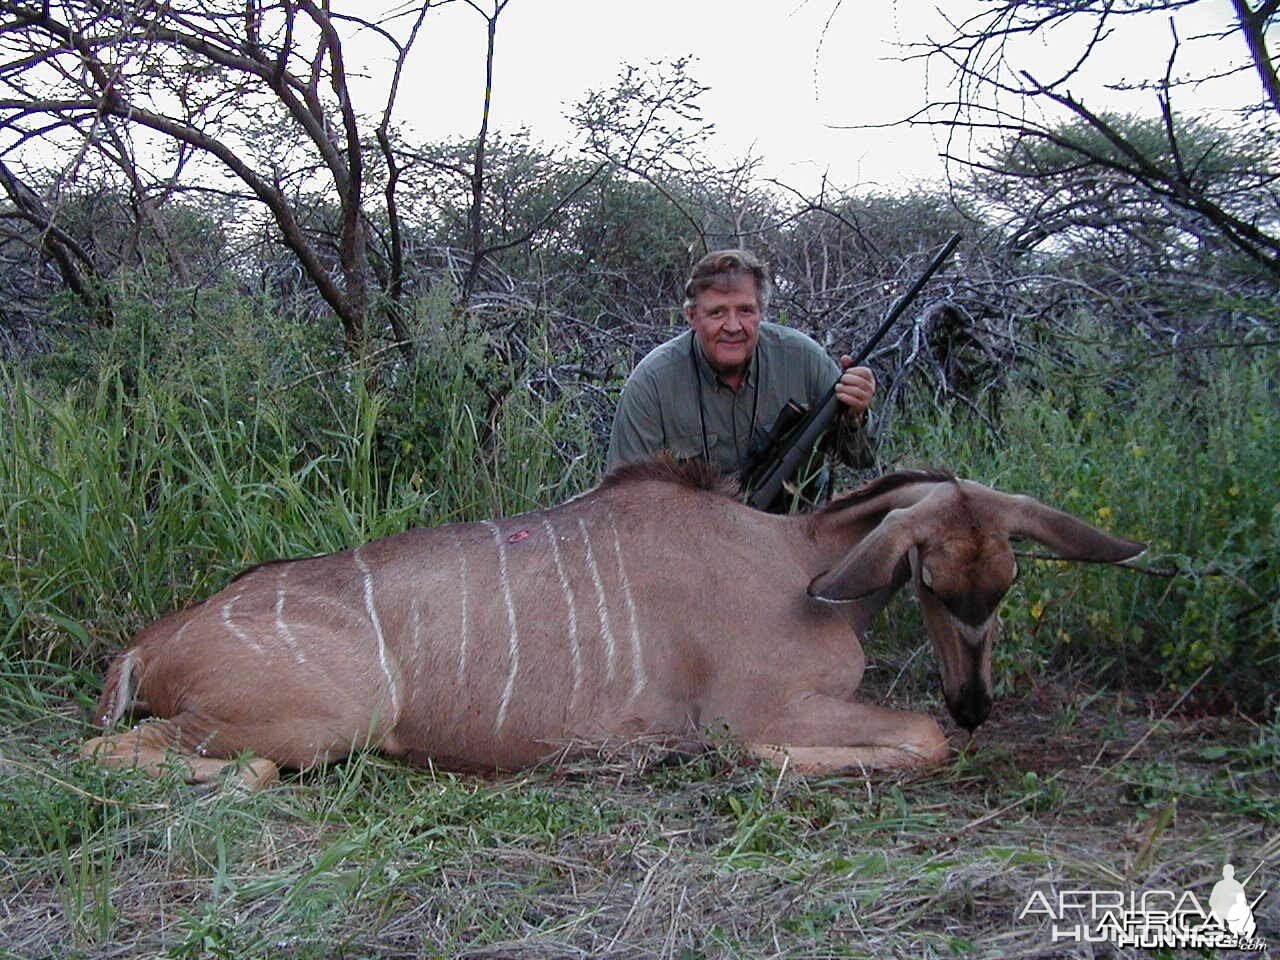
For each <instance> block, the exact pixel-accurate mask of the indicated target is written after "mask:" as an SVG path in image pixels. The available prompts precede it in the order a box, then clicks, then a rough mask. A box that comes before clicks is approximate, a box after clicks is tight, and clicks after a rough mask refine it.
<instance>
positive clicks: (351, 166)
mask: <svg viewBox="0 0 1280 960" xmlns="http://www.w3.org/2000/svg"><path fill="white" fill-rule="evenodd" d="M430 7H431V5H430V4H424V5H422V6H421V7H418V8H411V9H409V10H408V11H407V12H400V13H393V14H391V15H389V16H388V17H387V18H385V19H383V20H373V19H366V18H363V17H357V16H352V15H350V14H345V13H338V12H334V11H333V10H332V9H331V6H330V4H329V3H328V2H316V0H279V2H265V0H248V2H247V3H238V2H231V0H202V2H199V3H196V2H191V3H186V4H182V3H170V2H159V0H137V2H126V3H111V4H108V3H102V2H99V0H61V2H46V3H23V2H15V0H0V17H2V18H3V20H0V56H3V57H4V61H3V63H2V64H0V130H2V131H3V142H2V143H0V150H3V154H4V155H5V156H6V157H19V158H21V157H25V156H28V155H32V156H37V157H40V156H43V157H47V156H48V154H49V152H50V151H51V150H52V151H54V152H55V153H57V154H58V159H59V161H60V163H61V164H62V165H63V169H64V171H65V172H66V173H67V174H68V175H70V176H74V174H75V172H76V171H77V169H78V168H79V167H80V166H81V164H82V163H83V161H84V159H85V157H87V156H88V155H90V154H93V155H97V156H101V157H104V158H106V159H107V160H108V161H109V162H111V163H112V164H114V165H115V166H116V167H118V168H119V169H120V170H121V171H122V172H123V174H124V176H125V178H126V180H127V182H128V184H129V186H130V189H131V190H132V191H133V193H134V196H135V209H136V210H137V211H138V213H139V215H140V216H143V217H149V216H151V212H152V211H154V210H155V209H156V207H157V206H158V205H159V204H160V203H161V202H163V200H164V199H167V198H168V197H170V196H172V195H173V193H174V192H175V191H177V190H178V189H180V188H182V189H187V188H190V186H191V185H192V184H193V183H196V184H198V185H199V187H200V189H205V190H214V191H226V190H231V191H233V192H234V193H235V194H236V195H237V196H239V197H241V198H244V199H248V200H250V201H252V202H253V203H255V204H257V205H260V206H261V207H264V208H265V209H266V210H267V211H268V213H269V215H270V219H271V221H272V222H273V224H274V226H275V228H276V229H277V230H278V231H279V235H280V237H281V239H282V240H283V242H284V244H285V245H286V246H287V247H288V249H289V250H290V251H291V253H292V254H293V255H294V256H295V257H296V258H297V261H298V263H299V265H300V267H301V269H302V271H303V273H304V274H305V275H306V277H307V278H308V279H309V281H310V282H311V283H313V284H314V285H315V287H316V288H317V289H318V290H319V292H320V294H321V296H322V297H323V298H324V300H325V302H326V303H327V304H328V306H329V307H330V308H331V309H332V311H333V313H334V314H335V315H336V316H337V317H338V319H339V320H340V321H341V324H342V328H343V332H344V339H345V342H346V345H347V349H348V350H349V351H350V352H352V353H353V354H355V353H360V352H361V351H362V350H363V349H364V346H365V343H366V339H367V336H368V322H369V315H370V312H371V306H372V304H373V301H374V299H375V298H374V296H373V292H372V291H371V270H370V251H369V242H370V231H369V217H370V209H371V205H372V204H371V198H370V196H369V185H370V180H371V178H370V173H369V165H370V163H371V162H375V163H377V164H378V165H380V166H381V168H382V170H383V171H384V172H383V174H382V176H381V177H380V179H381V180H382V183H383V185H384V194H383V198H382V205H381V206H382V211H381V213H382V215H383V216H384V217H386V218H387V219H388V220H389V221H390V229H389V231H388V242H389V245H390V249H389V251H388V253H387V256H386V258H385V259H386V261H387V262H388V263H389V264H390V269H389V271H388V273H387V276H386V279H385V282H384V283H383V284H382V290H381V291H380V293H382V294H384V296H383V297H381V298H379V299H381V300H382V306H383V308H384V310H383V315H384V316H385V318H386V319H387V321H388V322H389V323H390V325H391V327H392V330H393V332H394V336H395V338H396V339H397V340H398V341H400V342H402V343H406V344H407V343H408V342H409V335H408V331H407V328H406V327H405V326H404V324H403V321H402V320H401V318H400V315H399V312H398V311H397V310H396V309H395V306H396V300H397V296H398V292H399V289H400V286H401V280H402V272H403V256H402V254H401V251H400V249H399V242H400V237H399V223H398V219H397V213H396V204H395V189H396V182H397V179H398V176H399V173H400V160H399V158H398V156H397V152H396V148H395V145H394V143H393V127H392V120H393V113H394V108H395V101H396V95H397V91H398V88H399V78H400V74H401V70H402V68H403V66H404V63H405V58H406V57H407V56H408V53H409V50H410V48H411V46H412V44H413V41H414V38H415V37H416V36H417V34H418V31H419V30H420V28H421V26H422V24H423V20H424V18H425V16H426V13H427V11H428V10H429V9H430ZM344 33H346V34H361V35H364V36H368V37H372V38H375V39H377V40H378V41H380V42H382V43H384V44H386V45H387V46H388V47H389V48H390V50H391V61H392V64H393V79H392V81H391V83H390V85H389V87H388V89H387V90H386V93H385V98H384V100H383V102H382V107H381V111H380V112H379V113H378V114H376V115H375V116H374V118H373V119H372V120H365V119H364V118H362V117H361V116H360V114H359V113H358V112H357V109H356V106H355V104H354V102H353V98H352V95H351V82H350V75H349V72H348V64H347V54H346V46H345V44H346V40H347V37H346V36H344ZM370 132H372V133H373V135H374V136H373V139H374V140H375V141H376V144H377V146H376V148H375V147H372V146H371V145H370V144H369V142H368V139H369V137H368V134H369V133H370ZM33 166H34V165H33ZM153 170H154V171H156V172H150V171H153ZM0 180H3V182H4V186H5V188H6V191H7V193H8V195H9V198H10V201H11V205H12V208H13V211H14V212H16V214H17V215H19V216H21V217H23V218H24V219H25V220H26V221H27V222H29V223H30V224H32V225H33V226H35V227H37V228H38V229H39V230H40V231H42V232H43V233H44V235H45V236H46V237H47V238H48V239H47V240H46V241H45V242H46V246H48V247H49V248H50V255H51V256H53V257H54V258H55V259H58V261H59V265H60V269H62V272H63V275H64V277H65V278H66V279H67V283H68V285H69V286H72V287H73V289H79V288H81V287H83V288H85V289H88V286H89V285H88V284H86V283H77V281H76V280H75V272H76V271H80V272H81V273H82V274H83V273H85V272H88V271H87V270H86V264H85V263H84V260H83V258H80V257H77V256H76V254H75V248H74V246H73V245H72V244H70V243H68V242H67V238H66V237H65V236H64V235H63V234H62V232H60V231H59V229H58V223H57V221H58V215H57V214H58V211H57V208H56V197H57V195H58V193H59V192H60V191H61V190H64V189H65V188H66V184H65V183H56V184H53V185H50V190H49V192H50V194H51V195H52V197H53V198H54V200H55V202H54V203H50V202H49V201H48V200H47V199H45V200H40V198H39V195H38V192H37V190H36V189H35V188H34V186H33V185H32V184H29V183H26V182H25V180H26V178H24V177H23V176H22V174H21V172H19V171H18V170H16V169H15V168H14V166H13V165H12V164H9V163H8V162H7V161H6V166H5V168H4V170H3V172H2V174H0ZM316 189H323V190H324V192H325V193H326V194H328V195H329V196H331V197H333V198H334V199H335V201H336V205H337V211H336V214H337V215H336V218H335V222H334V224H333V229H332V231H323V232H321V233H318V234H317V233H315V232H312V231H310V230H309V229H308V228H307V225H306V224H305V223H304V220H305V217H304V216H303V215H302V214H301V213H300V210H299V201H300V198H302V197H304V196H305V195H306V194H307V192H308V191H309V190H316ZM33 198H35V199H33ZM37 201H39V202H37ZM153 219H154V218H153ZM64 261H65V262H66V263H67V264H68V266H67V267H63V266H62V264H63V262H64ZM179 277H180V278H181V273H180V272H179Z"/></svg>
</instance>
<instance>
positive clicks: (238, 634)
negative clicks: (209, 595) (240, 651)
mask: <svg viewBox="0 0 1280 960" xmlns="http://www.w3.org/2000/svg"><path fill="white" fill-rule="evenodd" d="M243 595H244V587H241V588H240V590H239V591H238V592H237V593H236V595H235V596H234V597H232V598H231V599H230V600H228V601H227V602H226V603H224V604H223V605H222V624H223V626H225V627H226V628H227V630H228V631H229V632H230V634H231V635H232V636H233V637H235V638H236V639H237V640H239V641H240V642H241V643H245V644H248V646H249V647H250V648H251V649H252V650H253V652H254V653H265V652H266V651H264V650H263V649H262V647H260V646H258V644H257V643H256V642H254V639H253V638H252V637H250V636H249V635H248V634H247V633H245V632H244V631H243V630H241V629H240V628H239V627H237V626H236V625H235V624H234V623H232V622H231V608H232V607H234V606H235V605H236V601H237V600H239V599H240V598H241V597H242V596H243Z"/></svg>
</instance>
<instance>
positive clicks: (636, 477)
mask: <svg viewBox="0 0 1280 960" xmlns="http://www.w3.org/2000/svg"><path fill="white" fill-rule="evenodd" d="M653 481H656V482H658V483H671V484H675V485H676V486H680V487H687V488H689V489H691V490H706V491H708V492H710V493H716V494H719V495H720V496H723V497H736V496H737V495H738V481H737V479H736V478H734V477H733V476H730V475H726V474H724V473H721V471H720V468H719V467H717V466H716V465H715V464H714V463H708V462H707V461H705V460H677V459H676V458H675V457H670V456H662V457H658V458H656V459H654V460H642V461H640V462H638V463H626V464H623V465H622V466H620V467H615V468H614V469H613V470H610V471H609V473H608V474H607V475H606V476H605V478H604V479H603V480H602V481H600V485H599V486H598V487H597V488H596V489H597V490H608V489H610V488H612V487H619V486H623V485H629V484H633V483H644V482H653Z"/></svg>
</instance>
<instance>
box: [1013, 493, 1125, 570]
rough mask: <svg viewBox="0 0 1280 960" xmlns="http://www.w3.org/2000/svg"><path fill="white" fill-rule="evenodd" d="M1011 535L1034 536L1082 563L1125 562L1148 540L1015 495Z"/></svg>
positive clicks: (1059, 553) (1049, 546)
mask: <svg viewBox="0 0 1280 960" xmlns="http://www.w3.org/2000/svg"><path fill="white" fill-rule="evenodd" d="M1012 499H1013V500H1014V507H1013V510H1012V515H1011V517H1010V524H1009V535H1010V536H1014V537H1018V536H1022V537H1030V538H1031V539H1032V540H1035V541H1037V542H1038V543H1041V544H1043V545H1044V546H1046V547H1048V548H1049V549H1050V550H1052V551H1053V552H1054V553H1056V554H1057V555H1058V556H1059V557H1061V558H1062V559H1063V560H1075V561H1079V562H1081V563H1124V562H1125V561H1127V560H1133V559H1134V558H1135V557H1137V556H1139V555H1140V554H1142V553H1144V552H1145V551H1146V549H1147V545H1146V544H1145V543H1139V542H1138V541H1136V540H1126V539H1125V538H1124V537H1117V536H1114V535H1113V534H1110V533H1107V532H1106V531H1105V530H1099V529H1098V528H1097V527H1095V526H1092V525H1091V524H1088V523H1085V522H1084V521H1083V520H1079V519H1077V518H1076V517H1073V516H1072V515H1071V514H1069V513H1063V512H1062V511H1061V510H1055V509H1053V508H1052V507H1046V506H1045V505H1044V504H1043V503H1041V502H1040V501H1038V500H1035V499H1032V498H1031V497H1013V498H1012Z"/></svg>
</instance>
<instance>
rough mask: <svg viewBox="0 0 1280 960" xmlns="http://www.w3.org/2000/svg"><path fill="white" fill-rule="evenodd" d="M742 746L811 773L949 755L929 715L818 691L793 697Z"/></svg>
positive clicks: (895, 765) (898, 765) (920, 762)
mask: <svg viewBox="0 0 1280 960" xmlns="http://www.w3.org/2000/svg"><path fill="white" fill-rule="evenodd" d="M746 746H747V749H748V750H749V751H750V752H751V753H753V754H754V755H756V756H758V757H760V758H761V759H764V760H768V761H769V762H771V763H775V764H778V765H779V766H781V765H783V764H784V763H785V764H786V766H787V768H788V769H789V770H792V771H794V772H796V773H802V774H811V775H822V774H833V773H846V772H852V771H858V770H863V769H904V768H911V767H922V766H926V765H928V764H931V763H939V762H941V761H942V760H945V759H946V757H947V753H948V746H947V738H946V737H945V736H943V734H942V730H941V728H940V727H939V726H938V724H937V722H936V721H935V720H934V719H933V718H932V717H929V716H926V715H924V714H922V713H910V712H908V711H905V710H893V709H890V708H889V707H878V706H874V705H872V704H866V703H850V702H848V701H845V700H836V699H834V698H832V697H824V696H821V695H819V694H810V695H807V696H804V697H800V698H797V699H796V700H794V701H792V702H791V703H790V704H789V705H788V709H787V711H786V712H785V713H784V714H783V715H782V716H780V717H778V718H777V719H775V720H773V721H771V722H770V723H768V724H766V725H765V726H764V727H763V728H761V729H760V730H759V731H758V732H757V733H756V734H755V735H754V736H752V737H751V738H750V742H748V743H747V745H746Z"/></svg>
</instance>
